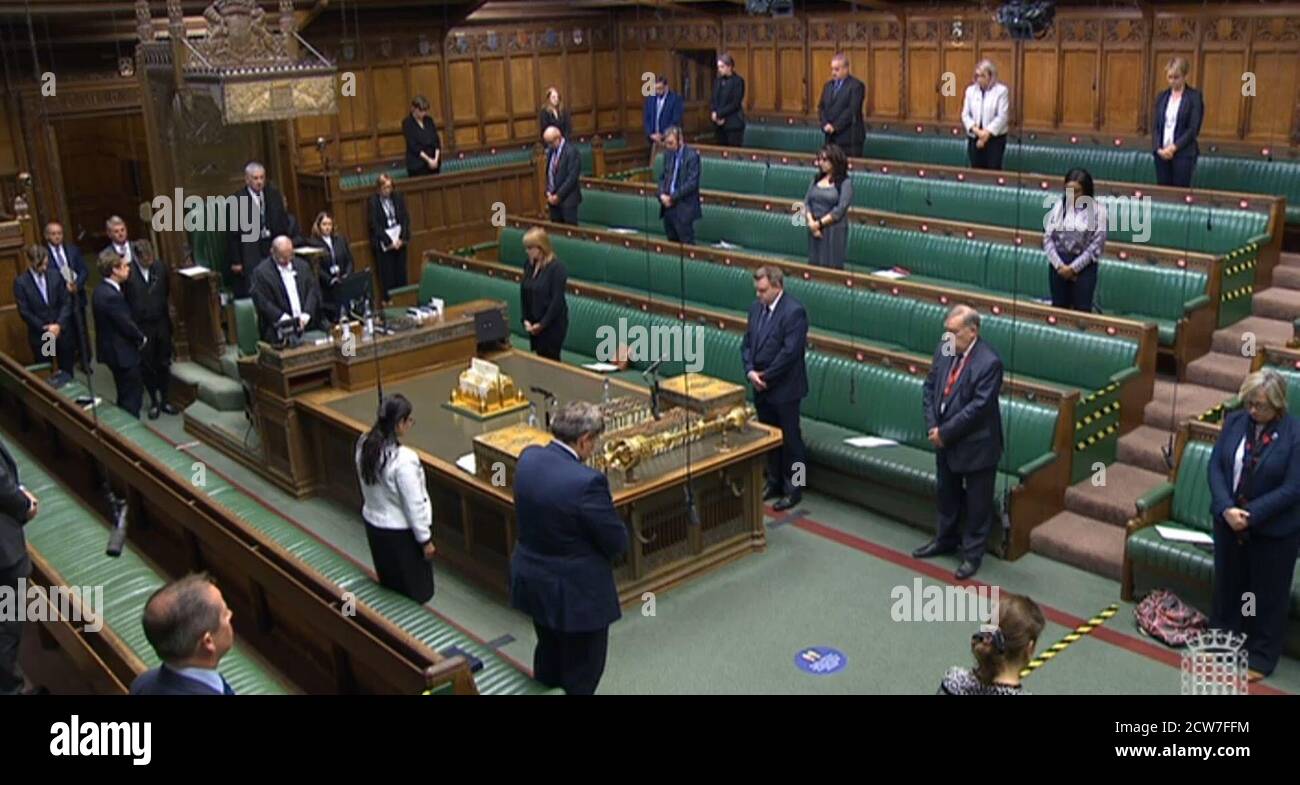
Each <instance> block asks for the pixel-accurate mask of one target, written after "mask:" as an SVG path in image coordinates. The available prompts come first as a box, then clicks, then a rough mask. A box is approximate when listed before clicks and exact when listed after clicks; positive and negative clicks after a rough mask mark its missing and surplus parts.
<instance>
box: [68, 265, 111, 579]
mask: <svg viewBox="0 0 1300 785" xmlns="http://www.w3.org/2000/svg"><path fill="white" fill-rule="evenodd" d="M59 273H60V274H61V275H62V276H63V281H64V284H65V286H66V285H67V284H72V283H75V282H76V277H75V276H74V275H73V273H72V268H71V267H70V266H65V267H60V268H59ZM69 295H70V296H71V297H72V298H73V308H72V319H73V322H74V323H75V325H76V328H77V342H78V343H80V344H81V346H80V349H81V351H82V353H81V356H82V357H83V358H86V357H89V356H90V351H89V348H90V338H89V334H88V333H87V332H86V324H85V314H83V313H82V312H81V303H80V301H79V300H78V298H77V292H76V290H75V288H74V290H73V291H72V292H70V293H69ZM83 338H84V340H83ZM86 389H87V390H88V391H89V392H90V416H91V419H92V420H93V421H94V423H95V435H96V436H98V435H99V399H98V398H96V397H95V368H94V366H93V365H92V364H91V363H90V362H86ZM95 471H96V473H97V474H98V475H99V491H100V493H102V494H103V495H104V499H105V500H107V501H108V513H109V516H110V517H112V519H113V527H112V529H111V530H110V531H109V534H108V545H107V546H106V547H105V548H104V555H106V556H111V557H113V558H116V557H118V556H121V555H122V549H123V548H124V547H126V515H127V503H126V499H123V498H122V497H120V496H118V495H117V494H116V493H114V492H113V484H112V482H110V481H109V476H108V470H107V468H106V467H105V466H104V465H103V464H102V463H100V462H99V460H98V459H96V461H95Z"/></svg>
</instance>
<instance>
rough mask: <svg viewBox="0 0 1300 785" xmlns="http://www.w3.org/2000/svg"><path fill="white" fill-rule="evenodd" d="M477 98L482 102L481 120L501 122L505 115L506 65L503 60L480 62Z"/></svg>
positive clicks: (480, 108) (480, 109)
mask: <svg viewBox="0 0 1300 785" xmlns="http://www.w3.org/2000/svg"><path fill="white" fill-rule="evenodd" d="M478 85H479V96H480V98H481V99H482V101H483V104H482V106H480V107H479V115H480V117H481V118H482V119H483V120H501V119H504V118H505V117H506V116H507V114H506V64H505V61H504V60H499V59H493V60H486V59H485V60H480V61H479V64H478Z"/></svg>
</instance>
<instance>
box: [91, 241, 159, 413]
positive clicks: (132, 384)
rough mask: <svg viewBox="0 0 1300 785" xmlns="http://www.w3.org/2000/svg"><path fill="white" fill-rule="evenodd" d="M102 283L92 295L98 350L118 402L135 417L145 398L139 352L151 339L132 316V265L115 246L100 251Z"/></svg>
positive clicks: (99, 262) (99, 261)
mask: <svg viewBox="0 0 1300 785" xmlns="http://www.w3.org/2000/svg"><path fill="white" fill-rule="evenodd" d="M98 264H99V276H100V278H101V279H102V280H100V282H99V285H98V286H96V287H95V293H94V294H93V295H92V296H91V302H90V307H91V310H92V311H94V314H95V342H96V351H97V352H98V354H99V359H100V361H101V362H102V363H104V364H105V365H107V366H108V369H109V370H110V371H112V372H113V384H114V385H115V386H116V387H117V405H118V406H120V407H122V408H123V409H125V410H126V411H127V412H129V413H130V414H131V416H132V417H136V418H138V417H139V416H140V403H141V401H142V400H143V398H144V380H143V377H142V376H141V372H140V352H141V350H143V349H144V348H145V345H146V344H148V342H149V339H148V338H146V337H145V334H144V333H143V332H141V331H140V328H139V326H137V325H136V323H135V320H134V319H133V318H131V306H130V304H129V303H127V301H126V295H125V294H124V293H123V288H124V287H125V286H126V281H127V279H128V278H130V277H131V264H130V263H129V262H127V261H126V260H125V259H123V258H122V257H121V256H118V254H117V252H116V251H115V250H113V248H112V247H109V248H105V249H104V250H103V251H101V252H100V254H99V260H98Z"/></svg>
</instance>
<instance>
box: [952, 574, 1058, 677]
mask: <svg viewBox="0 0 1300 785" xmlns="http://www.w3.org/2000/svg"><path fill="white" fill-rule="evenodd" d="M996 603H997V610H996V611H995V614H996V615H995V617H994V622H995V623H994V624H986V625H983V626H982V627H980V631H979V632H977V633H975V634H974V635H972V636H971V641H970V650H971V653H972V654H974V655H975V667H974V668H973V669H971V668H949V669H948V672H947V673H945V674H944V676H943V681H942V682H940V683H939V694H940V695H1028V694H1029V693H1027V692H1025V691H1024V688H1022V687H1021V686H1020V671H1022V670H1024V667H1025V665H1027V664H1029V660H1031V659H1032V658H1033V656H1034V649H1035V647H1036V646H1037V645H1038V636H1039V635H1042V634H1043V627H1045V626H1046V621H1045V620H1044V619H1043V611H1042V610H1041V609H1039V607H1038V604H1037V603H1035V602H1034V601H1033V600H1031V599H1029V598H1028V597H1026V596H1024V595H1021V594H1011V593H1010V592H999V593H998V596H997V600H996Z"/></svg>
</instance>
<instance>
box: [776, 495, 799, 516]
mask: <svg viewBox="0 0 1300 785" xmlns="http://www.w3.org/2000/svg"><path fill="white" fill-rule="evenodd" d="M802 499H803V497H802V496H782V497H781V498H780V500H778V501H777V503H776V504H773V505H772V509H774V510H776V511H777V512H785V511H786V510H788V509H790V508H791V507H793V506H795V505H796V504H798V503H799V502H800V501H801V500H802Z"/></svg>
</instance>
